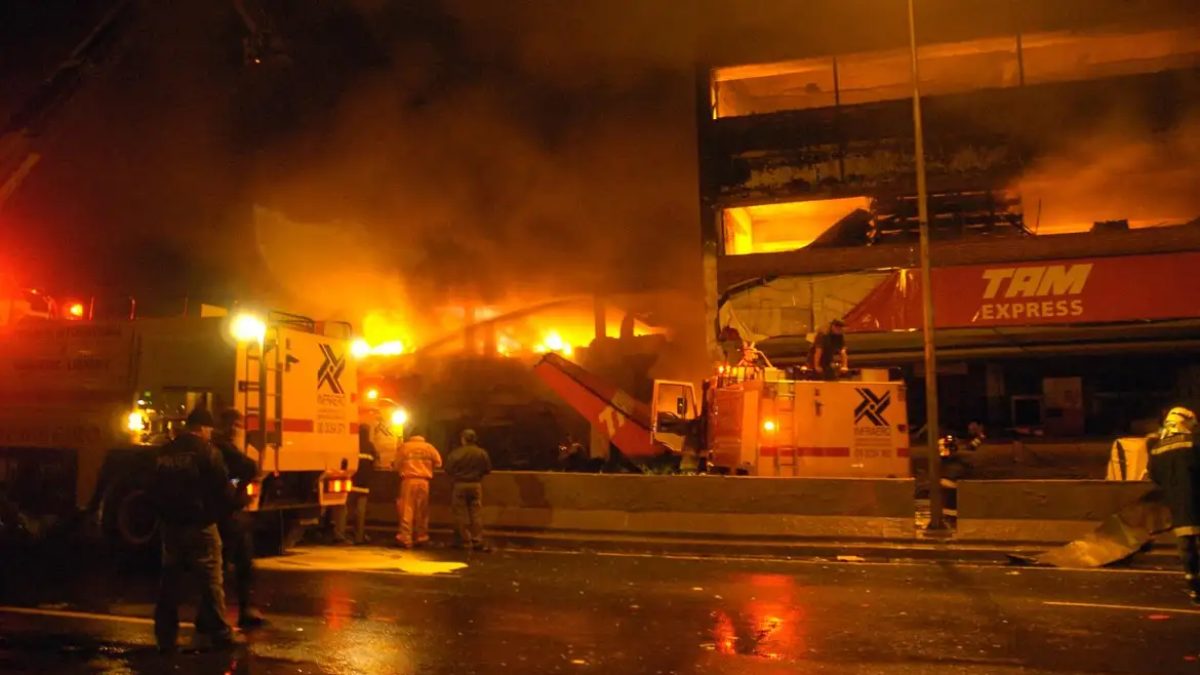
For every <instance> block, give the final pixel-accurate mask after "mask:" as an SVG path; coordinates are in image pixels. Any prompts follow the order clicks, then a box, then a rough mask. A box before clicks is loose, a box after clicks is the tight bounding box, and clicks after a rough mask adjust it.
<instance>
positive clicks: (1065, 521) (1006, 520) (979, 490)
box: [956, 480, 1154, 542]
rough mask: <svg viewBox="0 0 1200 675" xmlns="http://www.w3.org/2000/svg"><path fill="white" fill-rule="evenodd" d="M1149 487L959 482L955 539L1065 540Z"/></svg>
mask: <svg viewBox="0 0 1200 675" xmlns="http://www.w3.org/2000/svg"><path fill="white" fill-rule="evenodd" d="M1153 489H1154V485H1153V484H1152V483H1150V482H1142V481H1104V480H964V481H960V482H959V484H958V531H957V537H956V539H958V540H959V541H969V540H980V541H1005V542H1068V541H1071V540H1073V539H1077V538H1079V537H1081V536H1083V535H1085V534H1087V533H1088V532H1091V531H1092V530H1093V529H1095V527H1096V525H1098V524H1099V523H1100V522H1101V521H1103V520H1104V519H1105V518H1108V517H1109V516H1111V515H1113V514H1114V513H1116V512H1117V511H1118V510H1119V509H1120V508H1121V507H1123V506H1127V505H1129V504H1132V503H1133V502H1135V501H1137V500H1138V499H1139V498H1141V497H1142V496H1144V495H1145V494H1146V493H1148V492H1150V491H1151V490H1153Z"/></svg>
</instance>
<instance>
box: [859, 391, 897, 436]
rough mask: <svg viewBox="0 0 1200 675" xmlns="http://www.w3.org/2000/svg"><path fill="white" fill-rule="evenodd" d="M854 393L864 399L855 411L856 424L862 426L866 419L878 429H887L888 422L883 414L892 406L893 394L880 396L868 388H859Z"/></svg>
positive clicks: (885, 393) (886, 392)
mask: <svg viewBox="0 0 1200 675" xmlns="http://www.w3.org/2000/svg"><path fill="white" fill-rule="evenodd" d="M854 391H857V392H858V395H859V396H860V397H861V398H862V401H861V402H860V403H859V404H858V407H857V408H855V409H854V423H855V424H860V423H861V422H862V421H863V420H864V419H865V420H867V421H869V422H870V423H871V424H873V425H875V426H877V427H886V426H887V425H888V421H887V418H886V417H884V416H883V413H884V411H886V410H887V409H888V406H889V405H891V404H892V392H890V391H885V392H883V395H882V396H880V395H878V394H876V393H875V392H873V391H871V390H870V389H867V388H866V387H858V388H856V389H855V390H854Z"/></svg>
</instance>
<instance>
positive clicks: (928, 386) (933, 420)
mask: <svg viewBox="0 0 1200 675" xmlns="http://www.w3.org/2000/svg"><path fill="white" fill-rule="evenodd" d="M914 3H915V0H908V47H909V52H910V53H911V56H912V85H913V93H912V102H913V105H912V107H913V137H914V138H915V142H916V159H917V167H916V168H917V219H918V228H919V230H920V236H921V243H920V255H921V305H922V308H923V310H924V311H923V312H922V313H921V315H922V324H921V325H922V331H921V337H922V341H923V342H924V346H925V436H926V439H927V440H928V447H927V449H926V452H928V454H929V529H931V530H941V529H943V528H944V527H945V524H944V523H943V518H942V464H941V457H940V456H939V454H938V437H939V435H940V430H939V427H938V389H937V354H936V351H935V349H934V346H933V282H932V281H931V279H930V277H931V274H930V270H929V267H930V265H929V197H928V195H927V194H926V187H925V134H924V130H923V128H922V126H921V78H920V75H919V72H918V69H917V22H916V13H915V11H914V10H913V4H914Z"/></svg>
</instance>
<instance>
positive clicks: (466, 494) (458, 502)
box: [446, 429, 492, 551]
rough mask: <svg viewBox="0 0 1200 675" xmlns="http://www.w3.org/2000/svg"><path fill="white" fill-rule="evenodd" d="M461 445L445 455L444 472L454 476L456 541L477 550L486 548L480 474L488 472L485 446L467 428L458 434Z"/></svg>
mask: <svg viewBox="0 0 1200 675" xmlns="http://www.w3.org/2000/svg"><path fill="white" fill-rule="evenodd" d="M459 439H460V440H461V442H462V445H460V446H459V447H457V448H455V450H454V451H453V452H451V453H450V454H449V455H448V456H447V457H446V474H447V475H448V476H450V478H452V479H453V480H454V491H453V492H452V493H451V495H452V496H451V502H450V503H451V506H452V507H453V510H454V522H455V525H456V526H457V527H456V531H457V534H458V544H459V545H460V546H465V547H466V548H474V549H476V550H479V551H487V550H489V549H488V547H487V545H486V544H484V543H483V518H482V514H481V513H480V509H481V508H482V507H483V477H484V476H486V475H488V474H489V473H491V472H492V459H491V458H490V457H488V454H487V450H484V449H483V448H481V447H479V446H478V445H476V444H475V441H476V436H475V432H474V431H473V430H471V429H467V430H466V431H463V432H462V435H461V436H460V437H459Z"/></svg>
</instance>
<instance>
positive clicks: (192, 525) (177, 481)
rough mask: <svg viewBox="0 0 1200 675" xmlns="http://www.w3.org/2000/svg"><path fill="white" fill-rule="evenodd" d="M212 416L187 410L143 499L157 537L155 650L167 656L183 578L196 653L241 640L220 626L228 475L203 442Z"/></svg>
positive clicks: (157, 455)
mask: <svg viewBox="0 0 1200 675" xmlns="http://www.w3.org/2000/svg"><path fill="white" fill-rule="evenodd" d="M212 432H213V417H212V413H210V412H208V411H207V410H204V409H200V408H198V409H196V410H194V411H192V413H191V414H190V415H188V418H187V424H186V427H185V429H184V432H183V433H182V434H181V435H180V436H179V437H178V438H176V439H175V440H173V441H171V442H170V443H167V444H166V445H164V446H162V447H161V448H159V449H158V451H157V452H156V453H155V457H154V460H155V463H154V474H153V478H154V480H153V483H152V484H151V486H150V490H149V495H150V499H151V501H152V503H153V505H154V507H155V512H156V513H157V515H158V518H159V524H160V528H159V531H160V533H161V535H162V572H161V580H160V586H159V591H158V601H157V603H156V604H155V607H154V637H155V640H156V642H157V644H158V649H159V651H162V652H173V651H174V650H175V649H176V644H175V641H176V639H177V638H178V635H179V599H180V595H181V593H182V591H183V588H182V585H183V580H184V575H185V574H187V573H189V572H191V573H194V574H196V575H197V576H198V577H199V579H198V580H199V581H200V602H199V606H198V607H197V608H196V640H195V644H196V646H197V647H200V648H207V647H213V646H216V647H230V646H233V645H236V644H241V643H242V642H243V640H242V639H241V638H240V636H237V635H235V634H234V633H233V629H232V628H230V626H229V623H228V622H226V621H225V589H224V588H223V585H222V584H223V582H224V580H223V578H222V574H221V571H222V570H221V568H222V559H221V535H220V532H218V529H217V521H218V520H219V519H220V518H221V516H222V515H223V514H224V513H225V511H226V509H227V508H228V499H229V496H228V486H229V475H228V474H227V473H226V471H225V464H224V462H222V461H221V455H220V453H219V452H218V451H217V449H216V448H214V447H213V446H212V444H211V443H210V442H209V441H210V440H211V438H212Z"/></svg>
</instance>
